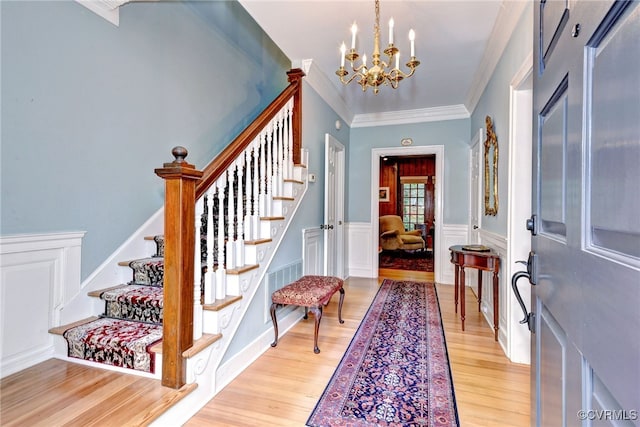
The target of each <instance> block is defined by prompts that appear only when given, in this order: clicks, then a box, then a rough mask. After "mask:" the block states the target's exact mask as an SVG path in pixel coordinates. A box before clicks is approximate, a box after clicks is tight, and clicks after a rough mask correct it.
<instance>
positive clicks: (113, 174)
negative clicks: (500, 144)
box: [0, 1, 290, 279]
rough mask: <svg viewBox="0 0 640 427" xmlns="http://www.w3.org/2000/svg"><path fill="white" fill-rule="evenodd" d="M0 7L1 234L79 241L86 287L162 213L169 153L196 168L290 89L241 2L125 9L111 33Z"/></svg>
mask: <svg viewBox="0 0 640 427" xmlns="http://www.w3.org/2000/svg"><path fill="white" fill-rule="evenodd" d="M0 4H1V6H0V7H1V8H2V25H1V27H2V155H1V157H2V159H1V162H2V163H1V166H2V168H1V169H2V171H1V174H2V175H1V181H2V182H1V190H2V201H1V202H2V206H1V217H0V227H1V228H0V234H2V235H9V234H19V233H46V232H60V231H72V230H73V231H75V230H84V231H87V234H86V236H85V238H84V241H83V248H82V272H81V276H82V279H85V278H86V277H87V276H88V275H89V274H90V273H91V272H93V271H94V270H95V269H96V268H97V267H98V266H99V265H100V264H101V263H102V262H103V261H104V260H105V259H106V258H107V257H108V256H109V255H110V254H111V253H112V252H113V251H114V250H115V249H116V248H117V247H119V246H120V245H121V244H122V243H123V242H124V241H125V240H126V239H127V238H128V237H129V236H130V235H131V234H132V233H133V232H134V231H135V230H136V229H137V228H138V227H140V226H141V225H142V224H143V223H144V222H145V221H146V220H147V219H148V218H150V217H151V215H152V214H153V213H154V212H156V211H157V210H158V209H159V208H160V207H161V206H162V204H163V200H164V194H163V193H164V183H163V181H162V180H161V179H160V178H158V177H157V176H156V175H155V174H154V172H153V170H154V169H155V168H157V167H160V166H162V164H163V163H164V162H168V161H171V160H173V159H172V156H171V148H172V147H174V146H176V145H183V146H185V147H187V148H188V150H189V153H190V154H189V156H188V158H187V160H188V161H189V162H190V163H194V164H195V165H196V167H198V168H201V167H203V166H204V165H206V164H207V163H208V162H209V161H210V160H211V159H213V158H214V157H215V155H216V154H217V153H219V152H220V151H221V150H222V148H223V147H224V146H226V145H227V144H228V143H229V142H230V141H231V140H232V139H233V137H234V136H235V135H237V134H238V133H239V132H240V131H241V130H242V129H243V128H244V127H245V126H246V125H247V124H248V123H249V122H250V121H251V120H253V118H255V117H256V116H257V114H259V113H260V111H262V110H263V109H264V107H265V106H266V105H268V104H269V103H270V102H271V101H272V100H273V98H275V96H277V94H278V93H280V92H281V91H282V89H283V88H284V87H285V86H286V85H287V77H286V71H287V70H288V69H289V68H290V61H289V60H288V59H287V58H286V57H285V56H284V54H283V53H282V52H281V51H280V50H279V49H278V48H277V47H276V46H275V45H274V44H273V42H272V41H271V40H270V39H269V38H268V37H267V36H266V35H265V34H264V33H263V32H262V30H261V29H260V28H259V27H258V26H257V25H256V24H255V21H253V19H252V18H251V17H250V16H249V15H248V13H247V12H246V11H245V10H244V9H243V8H242V7H241V6H240V5H239V4H238V3H237V2H228V1H213V2H201V1H196V2H144V3H130V4H127V5H125V6H123V7H121V8H120V26H119V27H116V26H114V25H112V24H110V23H109V22H107V21H105V20H104V19H102V18H100V17H98V16H97V15H95V14H94V13H92V12H91V11H89V10H88V9H86V8H84V7H83V6H81V5H79V4H78V3H76V2H72V1H60V2H53V1H48V2H37V1H32V2H0ZM231 67H232V68H233V73H232V75H230V74H229V70H230V69H231Z"/></svg>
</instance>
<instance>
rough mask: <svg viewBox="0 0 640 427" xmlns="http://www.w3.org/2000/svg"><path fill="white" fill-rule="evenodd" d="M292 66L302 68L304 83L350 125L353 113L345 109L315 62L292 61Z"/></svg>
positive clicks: (339, 97) (334, 89) (344, 104)
mask: <svg viewBox="0 0 640 427" xmlns="http://www.w3.org/2000/svg"><path fill="white" fill-rule="evenodd" d="M292 65H293V67H294V68H302V70H303V71H304V73H305V74H306V77H305V78H304V81H306V82H307V83H308V84H309V85H310V86H311V87H312V88H313V89H314V90H315V91H316V92H317V93H318V95H320V97H321V98H322V99H323V100H324V101H325V102H326V103H327V104H329V106H330V107H331V108H332V109H333V110H334V111H335V112H336V113H337V114H338V116H340V118H341V119H342V120H343V121H344V122H345V123H348V124H350V123H351V122H352V121H353V113H352V112H351V110H349V107H347V104H346V103H345V102H344V99H342V97H341V96H340V94H339V93H338V91H337V90H336V88H335V86H334V84H333V83H332V82H331V81H330V80H329V78H328V77H327V76H326V75H325V74H324V73H323V72H322V71H321V70H320V68H319V67H318V66H317V65H316V64H315V62H313V59H303V60H299V61H293V64H292Z"/></svg>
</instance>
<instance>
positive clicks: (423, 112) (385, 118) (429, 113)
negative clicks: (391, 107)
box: [351, 104, 471, 128]
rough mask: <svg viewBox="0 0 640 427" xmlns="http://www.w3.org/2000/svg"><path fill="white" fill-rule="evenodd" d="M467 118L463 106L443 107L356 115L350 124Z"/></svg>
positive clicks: (403, 122) (352, 125)
mask: <svg viewBox="0 0 640 427" xmlns="http://www.w3.org/2000/svg"><path fill="white" fill-rule="evenodd" d="M469 117H471V114H469V110H468V109H467V108H466V107H465V106H464V105H462V104H458V105H445V106H443V107H432V108H420V109H416V110H403V111H387V112H384V113H371V114H356V115H355V116H354V118H353V122H352V123H351V127H352V128H359V127H374V126H387V125H403V124H409V123H425V122H441V121H445V120H457V119H467V118H469Z"/></svg>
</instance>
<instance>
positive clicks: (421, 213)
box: [402, 180, 427, 230]
mask: <svg viewBox="0 0 640 427" xmlns="http://www.w3.org/2000/svg"><path fill="white" fill-rule="evenodd" d="M403 181H404V180H403ZM426 194H427V192H426V185H425V183H423V182H403V183H402V222H403V223H404V228H405V229H407V230H414V229H415V228H420V227H416V225H417V224H424V223H425V206H426V203H425V198H426Z"/></svg>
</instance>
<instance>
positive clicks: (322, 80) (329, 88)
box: [292, 59, 471, 128]
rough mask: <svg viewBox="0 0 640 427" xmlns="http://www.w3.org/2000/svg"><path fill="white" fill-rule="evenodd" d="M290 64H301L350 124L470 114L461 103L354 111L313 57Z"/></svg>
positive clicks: (422, 120) (311, 82) (384, 123)
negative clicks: (379, 111)
mask: <svg viewBox="0 0 640 427" xmlns="http://www.w3.org/2000/svg"><path fill="white" fill-rule="evenodd" d="M292 66H293V67H294V68H296V67H297V68H301V69H302V70H303V71H304V73H305V74H306V76H305V78H304V81H305V82H306V83H308V84H309V86H311V87H312V88H313V89H314V90H315V91H316V92H317V93H318V95H319V96H320V97H321V98H322V99H323V100H324V101H325V102H326V103H327V104H329V106H330V107H331V108H332V109H333V110H334V111H335V112H336V114H338V116H340V118H342V120H343V121H344V122H345V123H347V124H348V125H349V127H351V128H356V127H374V126H387V125H401V124H409V123H425V122H436V121H445V120H457V119H467V118H469V117H471V114H470V113H469V110H468V109H467V107H465V106H464V105H463V104H457V105H445V106H442V107H432V108H421V109H416V110H403V111H387V112H383V113H371V114H356V115H354V114H353V113H352V112H351V110H350V109H349V107H348V106H347V103H346V102H345V101H344V98H342V96H340V94H339V93H338V91H337V89H336V87H335V85H334V84H333V83H332V82H331V81H330V80H329V78H328V77H327V76H326V75H325V74H324V73H323V72H322V71H321V70H320V68H319V67H318V66H317V65H316V63H315V62H314V60H313V59H302V60H295V61H292Z"/></svg>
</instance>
